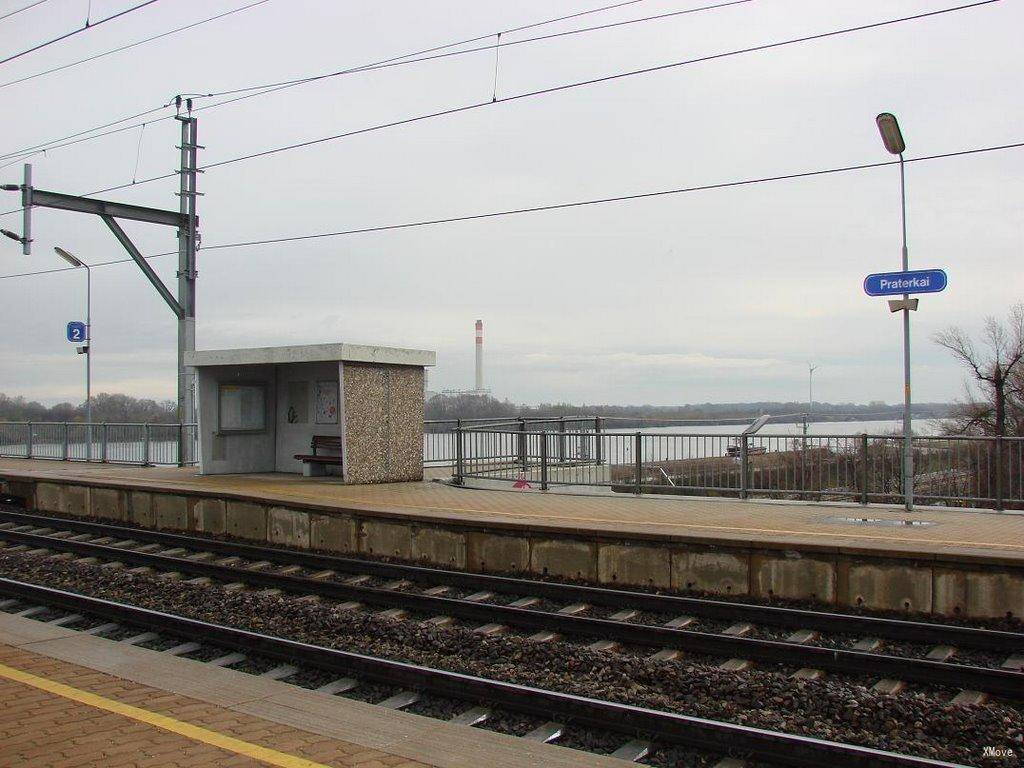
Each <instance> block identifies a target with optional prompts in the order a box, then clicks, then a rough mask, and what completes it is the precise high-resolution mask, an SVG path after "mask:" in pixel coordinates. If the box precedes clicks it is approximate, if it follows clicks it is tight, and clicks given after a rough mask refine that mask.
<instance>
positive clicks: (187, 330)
mask: <svg viewBox="0 0 1024 768" xmlns="http://www.w3.org/2000/svg"><path fill="white" fill-rule="evenodd" d="M190 109H191V107H190ZM178 120H179V121H181V147H180V149H181V170H180V171H179V175H180V179H179V189H178V196H179V201H178V203H179V210H180V211H181V213H182V214H185V215H186V216H188V217H189V218H188V224H187V226H186V227H185V229H179V230H178V303H179V304H180V305H181V307H182V309H183V310H184V312H183V315H182V316H181V317H179V318H178V423H183V422H191V421H193V418H194V413H195V407H194V403H193V392H192V386H191V382H190V381H189V375H188V373H187V372H186V370H185V353H186V352H191V351H193V350H195V348H196V300H195V298H196V296H195V279H196V271H195V264H196V244H197V243H196V240H197V235H196V220H195V213H196V194H197V193H196V161H197V149H198V147H197V144H196V138H197V132H196V118H194V117H192V116H191V115H189V116H188V117H181V116H179V117H178Z"/></svg>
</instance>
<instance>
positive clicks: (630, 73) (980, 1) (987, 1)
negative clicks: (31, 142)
mask: <svg viewBox="0 0 1024 768" xmlns="http://www.w3.org/2000/svg"><path fill="white" fill-rule="evenodd" d="M996 2H1000V0H977V1H976V2H972V3H967V4H963V5H958V6H952V7H949V8H940V9H937V10H934V11H925V12H922V13H917V14H913V15H910V16H901V17H897V18H894V19H885V20H883V21H878V22H871V23H869V24H861V25H857V26H853V27H843V28H840V29H835V30H829V31H826V32H819V33H816V34H813V35H804V36H801V37H795V38H789V39H787V40H781V41H775V42H771V43H764V44H761V45H756V46H749V47H746V48H739V49H734V50H730V51H724V52H720V53H714V54H709V55H706V56H700V57H696V58H692V59H683V60H681V61H675V62H670V63H668V64H660V65H656V66H653V67H645V68H642V69H635V70H627V71H624V72H617V73H613V74H611V75H604V76H602V77H597V78H590V79H587V80H580V81H576V82H572V83H563V84H561V85H555V86H549V87H547V88H542V89H539V90H535V91H527V92H524V93H519V94H514V95H512V96H504V97H501V98H498V99H496V100H493V101H492V100H484V101H478V102H474V103H471V104H466V105H463V106H459V107H451V108H448V109H443V110H439V111H436V112H430V113H426V114H423V115H416V116H414V117H408V118H402V119H399V120H393V121H390V122H387V123H378V124H376V125H372V126H367V127H365V128H357V129H354V130H351V131H345V132H343V133H336V134H332V135H329V136H324V137H320V138H317V139H310V140H307V141H302V142H297V143H293V144H287V145H284V146H281V147H273V148H271V149H266V150H261V151H259V152H253V153H250V154H246V155H240V156H238V157H233V158H229V159H227V160H220V161H216V162H213V163H207V164H206V165H203V166H200V170H203V171H206V170H211V169H213V168H220V167H222V166H226V165H231V164H234V163H239V162H243V161H248V160H254V159H256V158H260V157H266V156H268V155H274V154H278V153H281V152H286V151H291V150H294V149H301V148H305V147H310V146H314V145H318V144H324V143H327V142H331V141H336V140H339V139H343V138H349V137H352V136H357V135H361V134H366V133H371V132H374V131H379V130H383V129H386V128H394V127H398V126H403V125H409V124H411V123H416V122H421V121H424V120H431V119H434V118H439V117H446V116H450V115H454V114H458V113H462V112H468V111H471V110H475V109H481V108H483V107H488V106H491V105H493V104H504V103H508V102H513V101H519V100H522V99H527V98H533V97H537V96H542V95H547V94H551V93H559V92H562V91H567V90H570V89H573V88H581V87H585V86H590V85H596V84H600V83H606V82H610V81H614V80H618V79H622V78H626V77H635V76H638V75H644V74H650V73H653V72H660V71H665V70H669V69H674V68H678V67H682V66H689V65H693V64H698V63H704V62H708V61H715V60H718V59H724V58H728V57H732V56H740V55H745V54H749V53H756V52H761V51H766V50H771V49H775V48H781V47H784V46H789V45H796V44H799V43H806V42H811V41H816V40H823V39H827V38H831V37H837V36H839V35H845V34H851V33H854V32H862V31H865V30H869V29H877V28H880V27H885V26H891V25H894V24H900V23H905V22H911V21H919V20H922V19H925V18H930V17H934V16H939V15H944V14H949V13H954V12H958V11H963V10H968V9H972V8H977V7H980V6H984V5H991V4H992V3H996ZM161 119H164V118H161ZM151 122H156V121H155V120H154V121H151ZM131 127H138V126H137V125H135V126H125V127H124V128H123V129H118V130H128V129H130V128H131ZM0 159H3V158H0ZM176 175H177V172H171V173H166V174H161V175H158V176H152V177H150V178H147V179H139V180H138V181H134V182H130V183H127V184H118V185H115V186H112V187H106V188H104V189H100V190H95V191H93V192H87V193H85V194H86V195H97V194H103V193H106V192H114V191H117V190H121V189H127V188H128V187H134V186H140V185H142V184H148V183H151V182H154V181H160V180H162V179H167V178H171V177H174V176H176ZM20 210H21V209H20V208H15V209H12V210H10V211H3V212H0V216H6V215H9V214H13V213H17V212H19V211H20Z"/></svg>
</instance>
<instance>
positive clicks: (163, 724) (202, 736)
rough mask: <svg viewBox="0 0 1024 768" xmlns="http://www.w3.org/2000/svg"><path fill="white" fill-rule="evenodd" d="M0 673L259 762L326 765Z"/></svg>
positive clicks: (5, 670)
mask: <svg viewBox="0 0 1024 768" xmlns="http://www.w3.org/2000/svg"><path fill="white" fill-rule="evenodd" d="M0 677H5V678H7V679H8V680H13V681H15V682H18V683H22V684H23V685H28V686H31V687H33V688H38V689H39V690H41V691H46V692H47V693H52V694H54V695H56V696H62V697H63V698H65V699H70V700H71V701H77V702H78V703H79V704H86V705H88V706H90V707H95V708H96V709H102V710H105V711H107V712H112V713H114V714H115V715H121V716H122V717H127V718H130V719H131V720H137V721H138V722H140V723H146V724H147V725H152V726H154V727H155V728H161V729H163V730H165V731H170V732H171V733H176V734H178V735H179V736H184V737H186V738H189V739H192V740H193V741H201V742H203V743H204V744H210V745H211V746H214V747H219V748H220V749H224V750H227V751H228V752H234V753H235V754H238V755H244V756H245V757H251V758H252V759H253V760H259V761H260V762H262V763H267V764H268V765H276V766H279V768H327V766H325V765H323V764H322V763H315V762H313V761H312V760H306V759H305V758H303V757H297V756H295V755H289V754H286V753H284V752H278V751H277V750H276V749H270V748H269V747H261V746H260V745H258V744H252V743H250V742H248V741H242V740H241V739H236V738H234V737H232V736H226V735H225V734H223V733H218V732H217V731H211V730H210V729H208V728H201V727H200V726H198V725H192V723H186V722H182V721H181V720H175V719H174V718H173V717H168V716H167V715H161V714H159V713H157V712H150V711H149V710H148V709H142V708H140V707H133V706H132V705H130V704H124V703H122V702H120V701H115V700H113V699H108V698H105V697H103V696H97V695H96V694H95V693H89V692H88V691H83V690H81V689H79V688H74V687H72V686H70V685H65V684H64V683H58V682H56V681H54V680H49V679H47V678H45V677H38V676H37V675H33V674H30V673H28V672H22V671H21V670H20V669H14V668H13V667H8V666H6V665H4V664H0Z"/></svg>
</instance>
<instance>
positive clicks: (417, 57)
mask: <svg viewBox="0 0 1024 768" xmlns="http://www.w3.org/2000/svg"><path fill="white" fill-rule="evenodd" d="M750 2H753V0H727V1H726V2H720V3H715V4H713V5H703V6H700V7H698V8H685V9H683V10H678V11H669V12H666V13H658V14H655V15H653V16H642V17H640V18H636V19H626V20H624V21H613V22H609V23H607V24H598V25H596V26H593V27H580V28H577V29H568V30H563V31H561V32H552V33H551V34H547V35H538V36H536V37H527V38H523V39H522V40H506V41H505V42H501V38H502V36H503V35H508V34H511V32H512V31H515V30H503V31H501V32H494V33H491V34H490V35H486V36H484V37H477V38H473V39H470V40H463V41H461V42H458V43H450V44H448V45H444V46H438V47H435V48H429V49H427V50H424V51H418V52H416V53H408V54H404V55H402V56H394V57H392V58H389V59H383V60H381V61H376V62H372V63H370V64H361V65H358V66H355V67H348V68H346V69H338V70H333V71H331V72H322V73H320V74H316V75H309V76H307V77H298V78H294V79H291V80H279V81H277V82H273V83H262V84H260V85H250V86H244V87H242V88H233V89H231V90H225V91H214V92H212V93H207V94H203V95H202V96H201V97H200V98H210V97H217V96H230V95H234V94H238V93H246V92H249V91H262V90H266V91H267V92H268V93H269V92H273V91H274V90H279V89H283V88H290V87H292V86H296V85H304V84H306V83H313V82H318V81H320V80H327V79H330V78H333V77H340V76H342V75H353V74H360V73H363V72H373V71H375V70H378V69H390V68H392V67H402V66H405V65H407V64H419V63H421V62H424V61H434V60H436V59H445V58H450V57H452V56H464V55H466V54H470V53H479V52H480V51H495V52H497V49H499V48H508V47H510V46H515V45H524V44H527V43H537V42H542V41H545V40H554V39H556V38H560V37H568V36H570V35H580V34H586V33H588V32H599V31H602V30H606V29H613V28H615V27H624V26H628V25H630V24H639V23H642V22H648V21H662V20H664V19H668V18H672V17H674V16H685V15H687V14H690V13H699V12H701V11H712V10H717V9H719V8H727V7H728V6H731V5H744V4H746V3H750ZM559 20H560V19H559ZM542 23H551V22H542ZM537 26H541V23H537V24H532V25H530V27H537ZM525 28H526V27H523V28H522V29H525ZM492 37H496V38H497V42H496V43H494V44H489V45H481V46H477V47H476V48H462V49H459V50H457V51H447V52H445V53H437V51H440V50H444V49H446V48H452V47H457V46H459V45H467V44H469V43H474V42H479V41H481V40H487V39H489V38H492Z"/></svg>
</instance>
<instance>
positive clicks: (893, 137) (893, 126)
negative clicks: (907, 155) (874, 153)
mask: <svg viewBox="0 0 1024 768" xmlns="http://www.w3.org/2000/svg"><path fill="white" fill-rule="evenodd" d="M875 122H876V123H877V124H878V132H879V133H880V134H882V143H883V144H885V148H886V150H887V151H888V152H889V154H891V155H902V154H903V153H904V152H905V151H906V150H907V145H906V144H905V143H904V142H903V134H902V133H901V132H900V124H899V123H898V122H896V115H894V114H892V113H891V112H883V113H882V114H880V115H879V116H878V117H876V118H875Z"/></svg>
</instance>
